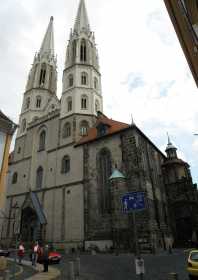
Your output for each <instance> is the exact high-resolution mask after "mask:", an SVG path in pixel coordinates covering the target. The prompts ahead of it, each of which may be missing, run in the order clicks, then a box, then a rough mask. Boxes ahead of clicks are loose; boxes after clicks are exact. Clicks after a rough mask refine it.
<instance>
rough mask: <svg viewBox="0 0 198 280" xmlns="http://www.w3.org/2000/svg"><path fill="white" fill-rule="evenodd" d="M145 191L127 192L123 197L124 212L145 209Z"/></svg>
mask: <svg viewBox="0 0 198 280" xmlns="http://www.w3.org/2000/svg"><path fill="white" fill-rule="evenodd" d="M144 195H145V194H144V192H131V193H126V194H125V195H123V197H122V208H123V212H124V213H129V212H132V211H138V210H144V209H145V208H146V207H145V197H144Z"/></svg>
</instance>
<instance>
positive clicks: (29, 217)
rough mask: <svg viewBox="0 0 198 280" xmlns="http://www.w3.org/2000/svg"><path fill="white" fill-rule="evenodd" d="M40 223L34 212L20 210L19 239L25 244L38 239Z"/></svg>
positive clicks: (28, 208)
mask: <svg viewBox="0 0 198 280" xmlns="http://www.w3.org/2000/svg"><path fill="white" fill-rule="evenodd" d="M39 235H40V223H39V220H38V217H37V214H36V212H35V210H34V209H33V208H31V207H26V208H24V209H23V210H22V216H21V238H22V240H23V241H25V242H32V241H35V240H38V239H40V236H39Z"/></svg>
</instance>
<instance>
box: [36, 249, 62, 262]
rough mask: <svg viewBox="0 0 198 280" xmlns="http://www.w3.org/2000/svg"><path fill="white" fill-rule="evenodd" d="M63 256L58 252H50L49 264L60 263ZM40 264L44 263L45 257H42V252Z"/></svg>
mask: <svg viewBox="0 0 198 280" xmlns="http://www.w3.org/2000/svg"><path fill="white" fill-rule="evenodd" d="M61 258H62V256H61V254H60V253H58V252H56V251H49V256H48V260H49V264H52V263H59V262H60V260H61ZM37 261H38V263H43V256H42V251H41V253H40V254H39V256H38V260H37Z"/></svg>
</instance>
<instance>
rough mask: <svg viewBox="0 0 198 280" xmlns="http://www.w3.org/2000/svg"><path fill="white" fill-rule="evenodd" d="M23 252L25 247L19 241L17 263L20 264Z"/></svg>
mask: <svg viewBox="0 0 198 280" xmlns="http://www.w3.org/2000/svg"><path fill="white" fill-rule="evenodd" d="M24 254H25V248H24V246H23V243H22V242H20V243H19V248H18V258H19V264H20V265H22V259H23V257H24Z"/></svg>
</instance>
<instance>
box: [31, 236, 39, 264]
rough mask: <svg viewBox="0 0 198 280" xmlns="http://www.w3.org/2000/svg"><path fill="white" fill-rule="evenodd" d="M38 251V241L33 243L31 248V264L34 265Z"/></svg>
mask: <svg viewBox="0 0 198 280" xmlns="http://www.w3.org/2000/svg"><path fill="white" fill-rule="evenodd" d="M39 251H40V247H39V243H38V241H37V242H36V243H35V244H34V245H33V249H32V265H33V266H36V263H37V260H38V254H39Z"/></svg>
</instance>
